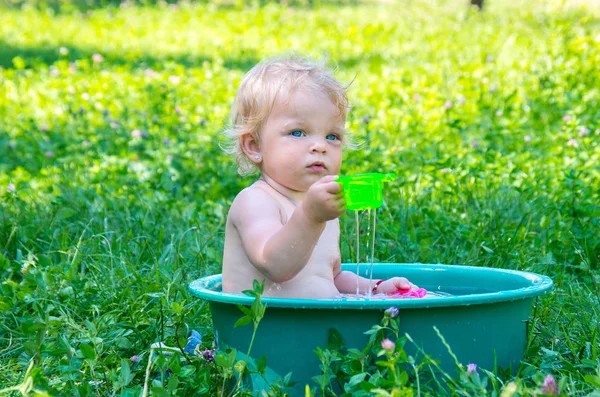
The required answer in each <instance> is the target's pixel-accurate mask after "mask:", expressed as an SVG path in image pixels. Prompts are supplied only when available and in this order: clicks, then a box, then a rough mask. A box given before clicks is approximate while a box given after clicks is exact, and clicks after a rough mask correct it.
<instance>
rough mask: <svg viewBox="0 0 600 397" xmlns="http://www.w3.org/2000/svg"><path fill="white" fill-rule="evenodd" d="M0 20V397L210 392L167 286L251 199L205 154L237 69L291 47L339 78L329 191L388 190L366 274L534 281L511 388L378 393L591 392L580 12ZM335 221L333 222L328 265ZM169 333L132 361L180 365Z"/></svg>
mask: <svg viewBox="0 0 600 397" xmlns="http://www.w3.org/2000/svg"><path fill="white" fill-rule="evenodd" d="M0 14H1V16H0V19H1V21H2V22H1V23H0V282H1V288H0V390H1V389H3V388H8V389H10V390H12V391H5V392H6V394H7V395H15V396H16V395H21V393H22V394H23V395H64V396H91V395H94V396H116V395H119V396H138V395H142V394H143V393H144V386H147V389H148V391H149V393H150V394H152V395H157V396H163V395H190V396H191V395H220V394H221V387H222V385H223V384H228V383H229V379H230V378H231V376H232V374H233V373H234V372H235V369H234V368H232V367H228V366H227V365H226V360H224V359H219V360H217V362H216V363H214V362H211V361H210V360H207V359H206V358H207V357H208V355H209V354H208V353H212V352H211V349H212V347H213V346H212V341H213V335H212V326H211V318H210V313H209V311H208V308H207V305H206V304H204V303H203V302H201V301H199V300H197V299H194V298H193V297H191V296H190V294H189V293H188V291H187V284H188V283H189V282H190V281H191V280H194V279H196V278H198V277H201V276H205V275H209V274H214V273H219V272H220V263H221V259H222V247H223V236H224V225H225V219H226V216H227V211H228V208H229V205H230V204H231V201H232V200H233V198H234V197H235V195H236V193H237V192H238V191H239V190H241V189H242V188H243V187H245V186H247V185H248V184H250V183H252V181H253V178H251V177H246V178H241V177H239V176H238V175H237V173H236V167H235V162H234V160H233V159H232V158H229V157H227V156H226V155H224V154H223V153H222V150H221V149H220V146H219V144H220V143H222V138H221V136H220V132H221V131H222V130H223V128H224V127H225V125H226V123H227V116H228V112H229V108H230V105H231V102H232V100H233V96H234V94H235V90H236V88H237V85H238V84H239V82H240V79H241V78H242V76H243V74H244V73H245V71H247V70H248V69H249V68H250V67H251V66H252V65H253V64H255V63H256V62H258V61H259V60H261V59H263V58H264V57H268V56H272V55H281V54H289V53H290V52H298V53H301V54H305V55H309V56H313V57H317V58H325V59H328V60H329V61H330V62H331V64H332V65H335V66H336V67H337V73H336V75H337V76H338V78H339V79H341V80H342V81H344V82H346V83H351V84H350V86H349V98H350V101H351V103H352V106H353V107H352V110H351V112H350V114H349V118H348V122H347V127H348V129H349V130H350V131H352V132H353V134H354V136H355V137H356V138H357V139H358V140H359V141H360V142H362V148H361V149H359V150H355V151H348V152H347V153H346V154H345V157H344V165H343V167H342V174H344V175H349V174H353V173H359V172H372V171H380V172H395V173H396V174H397V175H398V179H397V180H396V181H395V182H393V183H391V184H390V185H389V186H388V187H387V189H386V191H385V199H386V202H385V205H384V207H383V208H382V209H381V210H380V212H379V215H378V229H377V230H378V235H377V242H376V249H375V260H376V261H379V262H423V263H446V264H454V265H471V266H489V267H496V268H504V269H517V270H526V271H533V272H537V273H541V274H545V275H548V276H550V277H552V279H553V280H554V282H555V290H554V291H553V292H552V293H550V294H548V295H546V296H544V297H542V298H539V299H538V300H537V301H536V303H535V307H534V311H533V314H532V318H531V321H530V323H529V325H530V333H529V344H528V349H527V351H526V353H525V357H524V359H523V365H522V366H521V368H520V369H519V371H518V373H517V374H516V375H510V374H507V373H503V372H502V371H496V372H495V373H494V372H493V371H492V369H491V368H486V369H487V370H489V371H490V372H486V371H484V370H485V369H482V368H481V369H479V371H478V374H475V373H473V372H472V371H471V372H470V373H469V375H467V374H466V373H463V376H461V377H460V379H458V378H457V379H455V380H454V381H452V382H450V381H446V384H447V385H446V386H445V387H444V388H441V389H440V388H436V386H435V384H431V385H424V386H423V387H422V388H418V387H417V385H415V384H414V382H411V381H410V380H414V378H412V377H411V376H412V375H411V373H410V371H409V373H408V375H409V382H408V383H406V384H404V385H402V386H400V385H398V384H397V383H394V382H391V383H389V382H388V383H385V382H383V381H381V382H380V383H378V384H377V386H378V387H380V389H381V390H380V391H379V392H377V393H379V395H382V396H383V395H388V394H385V393H386V392H384V390H387V392H389V393H392V390H393V389H396V391H395V392H394V393H396V394H393V395H413V394H414V395H417V394H421V395H427V394H429V395H441V394H443V393H449V394H452V393H454V395H495V396H499V395H500V394H501V393H502V396H512V395H533V394H534V393H538V395H539V394H540V393H541V392H542V391H544V392H546V393H551V392H554V391H556V390H555V389H553V388H552V382H551V380H550V378H548V375H551V376H552V379H554V380H555V381H556V383H557V386H556V389H559V390H560V393H562V394H563V395H569V396H596V397H597V396H600V88H599V87H600V83H599V82H600V69H599V68H598V65H599V64H600V11H599V10H598V8H595V7H593V6H591V5H586V3H585V2H574V1H567V0H565V1H541V0H534V1H530V2H511V1H508V0H498V1H495V0H489V1H488V2H486V9H485V10H484V12H482V13H478V12H476V11H470V10H468V9H467V8H466V4H465V2H464V1H454V0H452V1H424V0H410V1H409V0H402V1H400V0H394V1H385V2H373V1H370V2H360V1H359V2H343V3H332V2H315V4H312V5H307V4H302V3H295V2H292V3H290V4H287V5H286V4H284V5H276V4H270V3H269V4H258V3H256V4H255V3H252V4H245V3H243V2H229V3H206V4H191V3H189V2H181V3H178V4H171V5H169V4H166V3H165V4H163V3H157V4H136V3H134V2H129V1H128V2H124V3H122V4H121V5H120V6H115V5H107V6H105V7H94V5H93V3H91V2H88V3H86V4H83V3H82V4H79V5H77V4H70V5H69V4H66V3H63V4H62V6H61V7H58V6H56V4H54V6H53V5H52V4H50V5H48V4H46V3H45V2H40V3H37V4H31V3H19V4H10V5H9V3H8V2H7V3H4V5H1V6H0ZM353 222H354V218H353V216H352V214H350V213H348V214H347V215H344V216H342V218H341V224H342V241H341V248H342V261H343V262H352V261H353V249H354V248H353V246H352V242H353V239H352V238H353V234H352V230H353V226H354V223H353ZM267 310H268V308H267ZM240 316H242V313H241V312H240ZM384 321H385V319H384ZM371 325H372V324H366V325H365V329H368V328H369V327H370V326H371ZM192 329H193V330H197V331H199V332H200V334H201V336H202V343H201V345H200V346H201V348H199V349H198V350H197V351H196V353H191V354H187V355H186V356H185V357H181V356H180V355H178V354H176V355H174V356H169V357H165V356H159V355H153V356H151V357H150V360H149V355H150V346H151V345H152V344H153V343H155V342H158V341H163V342H164V343H166V344H167V345H169V346H177V345H178V344H179V345H182V346H184V345H185V344H186V340H187V337H188V335H189V334H190V332H191V330H192ZM258 332H260V327H259V328H258ZM280 343H286V341H285V340H282V341H281V342H280ZM202 351H203V352H204V354H201V353H202ZM339 354H340V355H343V354H342V353H341V352H339ZM221 358H223V357H222V356H221ZM343 359H345V358H343ZM180 360H182V361H180ZM148 363H151V365H150V366H148ZM463 364H464V365H465V366H466V364H467V363H463ZM398 368H404V367H403V366H402V365H400V364H399V365H398ZM386 371H387V372H386ZM389 371H390V370H389V369H386V368H384V367H375V366H373V367H371V372H370V373H369V375H370V376H372V382H375V379H379V378H377V377H375V376H373V375H375V373H376V372H377V373H378V374H380V375H381V377H382V378H386V377H388V376H389ZM346 375H348V376H352V375H354V373H352V372H350V373H348V374H346ZM292 378H293V376H292ZM341 381H342V382H343V381H344V380H343V379H342V380H341ZM484 384H487V386H482V385H484ZM310 387H311V388H312V389H313V393H314V395H320V394H321V388H320V387H319V388H318V390H317V383H314V384H311V385H310ZM401 389H402V390H401ZM18 390H21V392H19V391H18ZM36 393H37V394H36ZM237 393H239V394H243V393H244V391H243V385H242V388H240V389H238V390H237ZM365 393H366V392H365ZM402 393H404V394H402ZM411 393H413V394H411ZM0 394H2V393H0ZM272 394H273V395H276V394H277V391H276V390H273V391H272ZM225 395H227V393H225ZM390 395H391V394H390Z"/></svg>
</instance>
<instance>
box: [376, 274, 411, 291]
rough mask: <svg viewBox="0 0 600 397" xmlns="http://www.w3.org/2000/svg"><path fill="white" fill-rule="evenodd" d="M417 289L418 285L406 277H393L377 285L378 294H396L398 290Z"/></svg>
mask: <svg viewBox="0 0 600 397" xmlns="http://www.w3.org/2000/svg"><path fill="white" fill-rule="evenodd" d="M407 289H417V286H416V285H414V284H413V283H411V282H410V281H408V280H407V279H406V278H404V277H392V278H390V279H388V280H385V281H384V282H382V283H381V284H379V285H378V286H377V288H376V289H375V291H373V292H374V293H376V294H395V293H396V291H398V290H407Z"/></svg>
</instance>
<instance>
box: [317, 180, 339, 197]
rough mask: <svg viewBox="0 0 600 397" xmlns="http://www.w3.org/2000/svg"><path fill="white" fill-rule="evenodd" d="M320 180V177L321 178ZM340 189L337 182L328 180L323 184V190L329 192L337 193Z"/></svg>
mask: <svg viewBox="0 0 600 397" xmlns="http://www.w3.org/2000/svg"><path fill="white" fill-rule="evenodd" d="M321 180H322V179H321ZM341 190H342V187H341V186H340V184H339V183H337V182H333V181H332V182H329V183H327V185H325V191H326V192H327V193H331V194H337V193H339V192H340V191H341Z"/></svg>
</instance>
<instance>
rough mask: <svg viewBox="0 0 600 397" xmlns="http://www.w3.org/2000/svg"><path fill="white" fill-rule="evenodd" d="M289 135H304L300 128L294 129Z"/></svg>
mask: <svg viewBox="0 0 600 397" xmlns="http://www.w3.org/2000/svg"><path fill="white" fill-rule="evenodd" d="M290 135H291V136H295V137H298V138H299V137H301V136H302V135H304V132H303V131H302V130H294V131H292V132H291V133H290Z"/></svg>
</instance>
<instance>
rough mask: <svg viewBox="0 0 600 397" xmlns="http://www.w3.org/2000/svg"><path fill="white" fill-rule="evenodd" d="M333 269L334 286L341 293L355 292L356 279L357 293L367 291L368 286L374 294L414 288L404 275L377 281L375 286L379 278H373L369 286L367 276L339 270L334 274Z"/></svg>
mask: <svg viewBox="0 0 600 397" xmlns="http://www.w3.org/2000/svg"><path fill="white" fill-rule="evenodd" d="M335 271H336V270H335V269H334V277H335V278H334V282H335V286H336V288H337V289H338V291H340V292H341V293H343V294H356V279H358V288H359V292H358V293H359V294H366V293H368V292H369V288H371V290H373V289H374V290H373V291H372V292H373V293H376V294H393V293H395V292H396V291H398V290H400V289H401V290H406V289H411V288H416V286H415V285H413V284H412V283H411V282H410V281H408V280H407V279H406V278H404V277H392V278H390V279H388V280H384V281H382V282H381V283H379V285H377V287H375V285H376V284H377V282H378V281H380V279H373V280H372V281H371V283H370V286H369V279H368V278H364V277H361V276H359V275H357V274H355V273H352V272H348V271H343V272H341V271H340V272H339V273H337V275H335V274H336V273H335ZM338 271H339V269H338Z"/></svg>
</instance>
